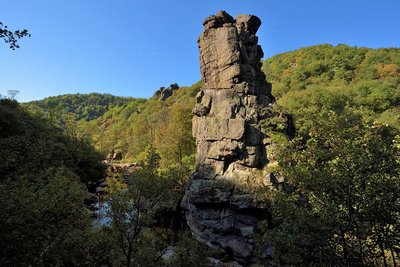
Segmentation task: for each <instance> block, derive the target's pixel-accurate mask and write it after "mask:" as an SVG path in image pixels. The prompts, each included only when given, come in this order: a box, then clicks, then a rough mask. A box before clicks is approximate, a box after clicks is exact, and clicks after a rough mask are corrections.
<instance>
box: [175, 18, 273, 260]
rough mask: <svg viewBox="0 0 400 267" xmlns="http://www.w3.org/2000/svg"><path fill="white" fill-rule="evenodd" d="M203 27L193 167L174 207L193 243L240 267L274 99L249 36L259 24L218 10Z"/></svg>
mask: <svg viewBox="0 0 400 267" xmlns="http://www.w3.org/2000/svg"><path fill="white" fill-rule="evenodd" d="M203 24H204V30H203V32H202V33H201V36H200V38H199V41H198V44H199V49H200V68H201V74H202V79H203V81H204V85H203V88H202V90H201V91H200V92H199V93H198V95H197V104H196V106H195V108H194V110H193V113H194V117H193V136H194V137H195V138H196V146H197V151H196V170H195V173H194V174H193V177H192V178H193V179H192V182H191V184H190V186H189V188H188V189H187V191H186V194H185V197H184V199H183V201H182V206H183V207H184V208H185V209H186V219H187V222H188V225H189V227H190V229H191V231H192V233H193V234H194V235H195V236H196V237H197V238H198V239H199V240H201V241H203V242H205V243H207V244H208V245H210V246H219V247H222V248H224V249H225V250H226V251H227V253H228V254H230V255H231V257H232V258H233V259H235V260H237V261H239V262H241V263H246V262H251V261H252V257H253V249H254V243H253V240H252V237H253V234H254V231H255V227H256V223H257V219H258V218H259V216H260V214H262V213H263V212H264V211H265V207H264V205H263V203H259V202H257V200H256V199H255V198H254V197H253V195H254V191H255V189H256V188H257V187H259V186H266V184H265V181H263V179H260V178H259V175H258V176H257V175H255V173H257V172H259V171H260V170H261V169H262V168H263V167H264V166H265V165H266V164H267V163H268V160H267V154H266V153H267V151H266V146H265V145H264V144H265V143H266V142H265V138H266V136H265V135H264V134H263V133H262V131H261V127H260V125H259V122H260V120H262V119H264V118H265V116H266V114H270V113H269V112H267V111H266V110H267V109H268V106H270V105H271V104H272V103H273V102H274V98H273V96H272V95H271V85H270V84H269V83H268V82H267V81H266V78H265V75H264V73H263V72H261V62H260V59H261V58H262V57H263V51H262V49H261V47H260V46H259V45H258V38H257V36H256V35H255V34H256V32H257V30H258V28H259V27H260V25H261V21H260V19H259V18H257V17H256V16H253V15H239V16H237V17H236V19H234V18H233V17H231V16H230V15H229V14H227V13H226V12H224V11H220V12H218V14H217V15H213V16H210V17H208V18H207V19H206V20H205V21H204V23H203ZM257 177H258V178H257Z"/></svg>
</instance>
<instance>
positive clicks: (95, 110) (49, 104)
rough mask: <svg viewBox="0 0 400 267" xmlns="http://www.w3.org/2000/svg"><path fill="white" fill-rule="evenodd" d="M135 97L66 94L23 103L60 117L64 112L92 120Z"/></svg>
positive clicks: (81, 118) (33, 108)
mask: <svg viewBox="0 0 400 267" xmlns="http://www.w3.org/2000/svg"><path fill="white" fill-rule="evenodd" d="M134 100H135V99H134V98H132V97H119V96H113V95H110V94H98V93H91V94H68V95H59V96H51V97H47V98H45V99H43V100H37V101H31V102H29V103H26V104H24V106H27V107H29V108H30V109H31V110H33V111H34V110H35V109H39V110H45V111H46V112H47V113H49V114H51V116H55V117H58V118H61V117H62V116H63V115H66V114H69V113H70V114H74V116H76V119H77V120H86V121H88V120H93V119H96V118H98V117H100V116H102V115H103V114H104V113H105V112H106V111H107V110H109V109H112V108H113V107H118V106H123V105H125V104H128V103H129V102H131V101H134Z"/></svg>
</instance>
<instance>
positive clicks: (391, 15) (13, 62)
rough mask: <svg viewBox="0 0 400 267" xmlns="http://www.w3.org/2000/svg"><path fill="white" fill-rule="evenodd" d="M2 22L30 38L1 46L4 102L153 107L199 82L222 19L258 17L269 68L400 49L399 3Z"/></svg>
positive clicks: (232, 7)
mask: <svg viewBox="0 0 400 267" xmlns="http://www.w3.org/2000/svg"><path fill="white" fill-rule="evenodd" d="M0 3H1V5H0V6H1V10H0V21H2V22H3V23H4V24H6V25H8V26H9V28H10V29H18V28H27V29H29V31H30V32H31V34H32V37H31V38H26V39H23V40H22V41H21V42H20V45H21V48H20V49H18V50H15V51H12V50H10V49H8V48H7V46H6V44H4V43H0V59H1V64H0V93H1V94H3V95H4V94H6V91H7V90H10V89H14V90H19V91H20V95H19V97H18V100H19V101H22V102H23V101H29V100H34V99H42V98H44V97H47V96H52V95H59V94H66V93H77V92H79V93H90V92H100V93H110V94H114V95H121V96H134V97H149V96H151V95H152V94H153V92H154V91H155V90H157V89H158V88H159V87H160V86H168V85H169V84H171V83H174V82H177V83H178V84H179V85H191V84H193V83H195V82H197V81H198V80H200V71H199V60H198V57H199V56H198V48H197V43H196V41H197V38H198V36H199V34H200V32H201V31H202V21H203V20H204V19H205V18H206V17H207V16H208V15H211V14H215V13H216V12H217V11H218V10H221V9H222V10H226V11H227V12H228V13H230V14H231V15H232V16H234V17H235V16H236V15H237V14H239V13H248V14H254V15H257V16H258V17H260V18H261V20H262V22H263V24H262V25H261V28H260V30H259V32H258V36H259V40H260V41H259V42H260V44H261V45H262V47H263V49H264V52H265V58H268V57H270V56H273V55H275V54H278V53H282V52H286V51H290V50H295V49H298V48H301V47H305V46H309V45H316V44H321V43H329V44H333V45H336V44H338V43H344V44H348V45H352V46H365V47H372V48H378V47H400V15H399V11H400V0H380V1H376V0H157V1H156V0H145V1H136V0H107V1H106V0H63V1H61V0H36V1H33V0H0Z"/></svg>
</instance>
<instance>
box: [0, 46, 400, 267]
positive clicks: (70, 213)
mask: <svg viewBox="0 0 400 267" xmlns="http://www.w3.org/2000/svg"><path fill="white" fill-rule="evenodd" d="M263 71H264V72H265V73H266V76H267V80H268V81H270V82H271V83H272V84H273V90H272V93H273V95H274V96H275V97H276V99H277V103H276V105H274V107H273V109H275V110H276V112H277V113H281V114H291V116H292V117H293V120H294V123H295V128H296V135H295V137H294V138H293V139H289V138H288V137H287V136H285V135H284V134H282V131H281V129H283V128H284V127H285V123H286V119H287V117H286V116H281V117H280V118H278V119H277V120H276V121H272V122H271V121H264V122H263V125H264V130H265V132H266V133H267V134H268V135H269V136H270V138H271V143H272V148H273V149H271V151H269V153H271V154H272V157H273V158H274V160H275V161H276V162H277V163H278V164H274V165H273V166H271V165H269V166H268V167H267V168H270V171H273V172H274V173H275V174H276V175H277V176H282V177H285V183H284V184H283V185H280V186H278V187H276V188H272V189H271V188H268V189H266V190H265V191H260V197H261V198H263V199H266V200H267V202H268V203H269V207H268V210H269V212H268V213H266V214H265V221H262V222H260V223H259V233H258V239H259V240H261V241H263V240H271V242H273V243H274V244H276V249H275V254H274V258H273V259H272V262H274V263H275V264H276V265H277V266H279V265H280V266H396V265H399V264H400V234H399V233H400V200H399V196H400V49H397V48H391V49H369V48H357V47H349V46H346V45H338V46H331V45H318V46H313V47H307V48H303V49H299V50H296V51H293V52H287V53H284V54H280V55H277V56H274V57H272V58H270V59H267V60H265V61H264V62H263ZM201 84H202V83H201V82H198V83H196V84H194V85H192V86H190V87H181V88H179V89H176V90H174V92H173V94H172V95H171V96H170V97H168V98H166V99H164V100H162V99H160V98H159V97H153V98H150V99H140V98H120V97H113V96H110V95H101V94H90V95H65V96H59V97H51V98H47V99H45V100H42V101H35V102H31V103H27V104H23V105H20V104H18V103H16V102H15V101H13V100H11V99H3V100H1V102H0V149H1V151H0V152H1V155H3V157H2V160H1V162H0V179H1V180H0V205H1V206H2V208H3V211H2V213H3V216H1V217H0V236H1V238H0V242H1V247H2V248H4V249H2V251H1V252H0V253H1V256H0V265H2V266H17V265H19V266H28V265H34V266H36V265H44V266H55V265H58V266H99V265H101V264H103V265H109V266H123V265H127V266H132V265H135V266H166V265H167V266H206V257H207V256H210V255H212V254H213V253H214V254H215V253H219V252H218V251H213V250H210V249H208V248H206V247H204V246H202V245H201V244H199V243H198V242H196V241H194V240H192V239H191V238H190V237H189V235H188V234H187V232H186V231H185V226H184V223H182V222H179V218H182V214H181V211H180V208H179V201H180V198H181V197H182V195H183V193H184V190H185V186H186V185H187V183H188V181H189V179H190V173H191V171H192V168H193V163H194V156H195V141H194V139H193V137H192V135H191V128H192V127H191V119H192V113H191V111H192V108H193V107H194V104H195V102H196V93H197V92H198V91H199V89H200V87H201ZM271 125H273V127H271ZM112 150H115V151H120V152H121V153H122V155H123V159H122V161H123V162H130V163H133V162H136V163H138V164H139V165H140V166H141V168H140V170H139V171H137V172H136V173H134V174H133V175H132V176H131V177H129V183H130V184H133V185H134V186H132V187H131V188H129V189H127V190H120V189H118V190H115V191H113V190H111V192H110V193H109V195H110V196H111V197H112V198H113V205H112V209H111V211H110V216H111V218H112V219H113V223H112V225H111V226H109V227H104V228H96V227H94V226H93V224H91V219H90V216H89V214H90V213H89V211H88V209H87V205H86V204H85V202H87V201H88V199H90V194H89V193H88V190H89V184H91V183H96V182H97V180H100V179H102V178H104V177H105V176H106V175H109V176H113V179H116V180H117V181H122V180H121V177H118V175H115V174H110V173H106V171H105V169H104V167H102V165H101V164H100V161H101V160H102V159H104V158H105V155H106V154H107V153H109V152H110V151H112ZM89 182H90V183H89ZM117 188H118V187H117ZM143 198H144V199H146V205H145V206H146V207H144V206H143V205H142V199H143ZM170 246H174V247H175V251H176V253H175V255H174V257H172V258H170V259H168V260H166V261H165V260H163V258H162V255H163V254H164V253H165V249H166V248H167V247H170ZM190 248H193V249H190ZM269 263H271V261H269ZM131 264H132V265H131ZM261 266H262V265H261ZM266 266H269V265H266Z"/></svg>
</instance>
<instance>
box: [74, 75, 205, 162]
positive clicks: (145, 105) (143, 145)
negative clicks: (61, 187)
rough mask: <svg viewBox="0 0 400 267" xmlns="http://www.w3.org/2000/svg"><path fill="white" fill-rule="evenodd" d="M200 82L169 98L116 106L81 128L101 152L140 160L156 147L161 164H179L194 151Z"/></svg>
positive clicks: (182, 89) (179, 90) (138, 100)
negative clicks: (148, 149) (195, 105)
mask: <svg viewBox="0 0 400 267" xmlns="http://www.w3.org/2000/svg"><path fill="white" fill-rule="evenodd" d="M200 85H201V83H197V84H194V85H192V86H191V87H181V88H179V89H177V90H175V91H174V93H173V94H172V96H170V97H168V98H167V99H166V100H161V99H160V98H159V97H153V98H150V99H148V100H144V99H136V100H134V101H131V102H130V103H128V104H126V105H124V106H119V107H114V108H112V109H110V110H108V111H107V112H106V113H105V114H104V115H103V116H101V117H99V118H97V119H96V120H92V121H90V122H87V123H86V122H85V123H81V124H80V131H82V132H85V133H86V134H88V135H89V136H91V138H92V139H93V141H94V144H95V146H96V148H97V149H98V150H99V151H102V152H104V153H107V152H109V151H111V150H113V149H114V150H118V151H120V152H122V154H123V155H124V158H125V160H131V161H141V160H143V159H144V156H145V152H146V149H147V148H148V147H149V146H154V147H155V148H156V149H157V151H158V153H159V154H160V155H161V165H162V166H166V165H169V164H175V163H179V164H180V163H182V160H184V159H185V158H187V157H189V156H191V155H193V153H194V139H193V138H192V136H191V127H192V126H191V121H192V113H191V111H192V109H193V107H194V104H195V95H196V93H197V92H198V90H199V88H200Z"/></svg>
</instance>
